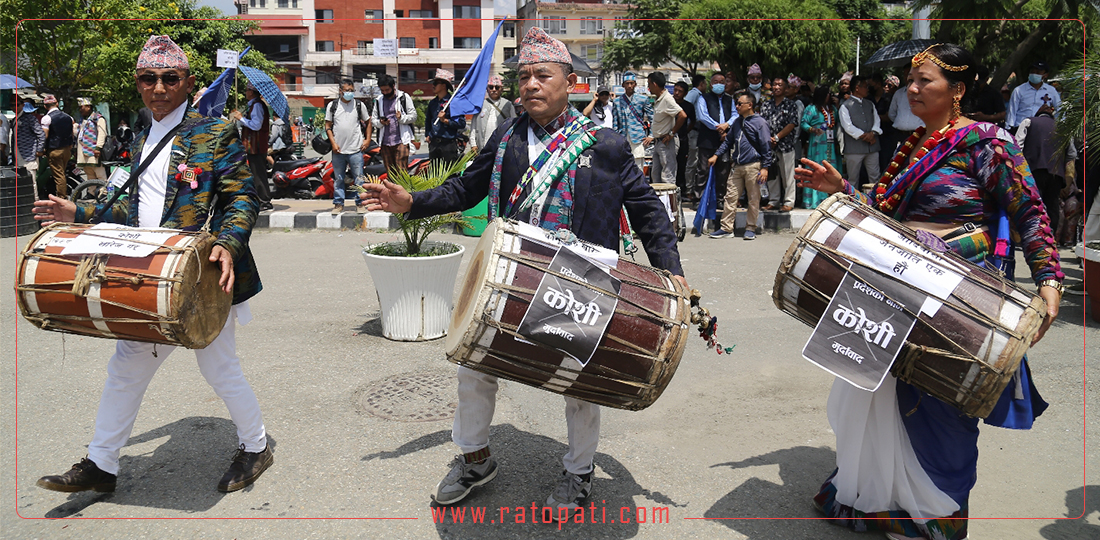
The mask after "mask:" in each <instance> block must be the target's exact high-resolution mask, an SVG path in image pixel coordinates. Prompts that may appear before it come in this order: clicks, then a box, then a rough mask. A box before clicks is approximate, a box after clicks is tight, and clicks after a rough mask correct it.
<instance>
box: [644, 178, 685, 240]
mask: <svg viewBox="0 0 1100 540" xmlns="http://www.w3.org/2000/svg"><path fill="white" fill-rule="evenodd" d="M650 186H651V187H653V191H656V192H657V197H658V198H660V199H661V202H662V203H664V205H665V210H667V211H668V219H669V220H671V221H672V230H674V231H676V239H677V240H679V241H681V242H683V241H684V237H685V236H687V222H685V221H684V208H683V207H682V206H681V205H680V188H679V187H678V186H677V185H676V184H662V183H656V184H650Z"/></svg>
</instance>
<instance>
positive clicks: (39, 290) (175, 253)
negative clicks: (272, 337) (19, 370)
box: [15, 223, 232, 349]
mask: <svg viewBox="0 0 1100 540" xmlns="http://www.w3.org/2000/svg"><path fill="white" fill-rule="evenodd" d="M90 227H91V226H90V225H76V224H72V223H54V224H52V225H49V226H47V227H46V228H44V229H42V230H41V231H39V232H38V234H36V235H35V236H34V237H32V238H31V240H30V242H29V243H28V244H27V247H26V249H25V250H24V251H23V252H22V253H20V256H19V266H18V268H17V272H16V287H15V291H16V298H17V299H18V302H19V309H20V311H21V312H22V313H23V317H25V318H26V319H27V320H28V321H30V322H31V323H33V324H34V325H35V326H37V327H39V328H42V329H45V330H53V331H56V332H67V333H72V334H82V335H86V336H94V337H104V338H112V339H126V340H132V341H144V342H149V343H163V344H168V345H182V346H184V347H187V348H189V349H201V348H203V347H206V346H207V345H209V344H210V342H212V341H214V339H215V338H216V337H218V334H219V333H220V332H221V329H222V327H223V326H224V325H225V321H226V319H227V318H228V316H229V308H230V306H231V304H232V295H230V294H226V293H225V292H224V291H222V290H221V287H220V286H219V285H218V280H219V278H220V277H221V270H220V268H219V267H218V265H217V264H216V263H212V262H210V261H209V257H210V251H211V249H212V248H213V246H214V237H213V236H211V235H210V234H207V233H204V232H195V233H192V232H184V231H172V235H171V236H170V237H168V239H167V240H166V241H164V242H163V245H161V246H159V247H157V248H156V249H155V251H153V253H152V254H151V255H149V256H147V257H126V256H122V255H106V254H91V255H61V251H62V250H63V249H64V246H65V244H66V243H68V242H70V241H72V240H73V239H75V238H76V237H77V236H78V235H80V234H82V233H85V232H86V231H88V229H89V228H90ZM161 231H163V230H161ZM92 234H94V233H92Z"/></svg>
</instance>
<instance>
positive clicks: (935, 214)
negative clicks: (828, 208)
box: [845, 122, 1064, 283]
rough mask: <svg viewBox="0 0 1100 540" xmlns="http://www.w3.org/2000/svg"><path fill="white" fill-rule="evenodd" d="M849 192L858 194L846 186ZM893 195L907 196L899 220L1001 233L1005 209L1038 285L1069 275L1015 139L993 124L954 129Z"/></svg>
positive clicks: (911, 169) (898, 183)
mask: <svg viewBox="0 0 1100 540" xmlns="http://www.w3.org/2000/svg"><path fill="white" fill-rule="evenodd" d="M845 191H846V192H848V193H850V194H855V193H856V192H857V190H856V189H855V188H854V187H853V186H851V185H850V184H847V183H846V184H845ZM894 193H902V194H903V195H902V198H901V202H900V204H899V205H898V207H897V209H896V210H895V211H894V212H892V213H890V215H891V216H892V217H894V218H895V219H897V220H899V221H924V222H929V223H945V224H958V225H960V226H961V225H963V224H965V223H981V224H985V225H987V226H988V227H989V229H990V230H991V231H998V230H999V227H998V223H997V216H998V210H999V209H1003V210H1004V212H1005V214H1006V216H1007V217H1008V221H1009V222H1010V223H1011V225H1012V229H1013V230H1014V231H1015V232H1016V233H1018V234H1019V236H1020V239H1021V242H1020V244H1019V245H1020V247H1022V248H1023V251H1024V256H1025V258H1026V259H1027V262H1028V266H1030V267H1031V272H1032V277H1033V278H1034V280H1035V282H1036V283H1038V282H1040V281H1042V280H1044V279H1058V280H1061V279H1062V278H1063V277H1064V274H1063V273H1062V270H1061V265H1060V263H1059V259H1058V250H1057V249H1055V247H1054V234H1053V232H1052V231H1051V229H1050V218H1049V217H1048V216H1047V214H1046V212H1045V211H1044V209H1043V205H1042V202H1041V201H1042V198H1041V197H1040V196H1039V191H1038V189H1037V188H1036V187H1035V178H1034V177H1033V176H1032V175H1031V171H1030V169H1028V166H1027V162H1025V161H1024V159H1023V155H1022V154H1021V152H1020V150H1019V147H1017V146H1016V142H1015V140H1014V139H1013V138H1012V136H1011V135H1009V134H1008V132H1006V131H1004V130H1003V129H1001V128H998V127H997V126H995V125H993V124H989V123H985V122H979V123H976V124H971V125H969V126H965V127H963V128H960V129H957V130H955V133H954V135H953V136H950V137H947V138H945V139H944V141H943V142H941V143H940V144H939V145H938V146H937V147H936V148H934V149H932V150H931V151H929V152H928V154H927V155H925V157H924V158H923V159H921V160H920V161H919V162H917V163H914V164H912V165H910V166H909V168H908V169H906V170H905V171H903V172H902V173H901V174H899V175H898V177H897V178H896V179H895V180H894V182H893V183H892V184H891V185H890V186H889V188H888V189H887V192H886V196H887V197H889V196H891V195H893V194H894ZM863 200H864V201H865V202H869V201H868V200H867V199H866V198H863ZM975 262H980V261H975Z"/></svg>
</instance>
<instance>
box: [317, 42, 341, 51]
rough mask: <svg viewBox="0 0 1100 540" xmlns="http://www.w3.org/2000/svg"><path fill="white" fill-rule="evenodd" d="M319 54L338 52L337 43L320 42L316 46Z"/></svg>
mask: <svg viewBox="0 0 1100 540" xmlns="http://www.w3.org/2000/svg"><path fill="white" fill-rule="evenodd" d="M316 50H317V52H336V42H335V41H318V42H317V46H316Z"/></svg>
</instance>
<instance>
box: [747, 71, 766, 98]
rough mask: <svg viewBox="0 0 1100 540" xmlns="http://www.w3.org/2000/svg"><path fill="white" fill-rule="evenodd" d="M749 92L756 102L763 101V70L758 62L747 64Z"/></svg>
mask: <svg viewBox="0 0 1100 540" xmlns="http://www.w3.org/2000/svg"><path fill="white" fill-rule="evenodd" d="M749 93H750V94H752V97H753V99H754V100H755V101H756V102H757V103H760V102H762V101H764V72H762V71H761V70H760V64H753V65H751V66H749Z"/></svg>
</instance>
